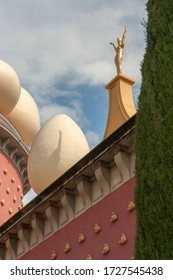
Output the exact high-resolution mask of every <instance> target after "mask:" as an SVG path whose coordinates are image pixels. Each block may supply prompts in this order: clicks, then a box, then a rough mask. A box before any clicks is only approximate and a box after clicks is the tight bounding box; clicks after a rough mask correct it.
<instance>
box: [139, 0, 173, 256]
mask: <svg viewBox="0 0 173 280" xmlns="http://www.w3.org/2000/svg"><path fill="white" fill-rule="evenodd" d="M146 9H147V14H148V19H147V22H146V23H145V34H146V50H145V54H144V59H143V62H142V67H141V73H142V84H141V92H140V96H139V107H138V112H137V118H136V143H135V149H136V181H137V185H136V191H135V201H136V211H137V212H136V214H137V233H136V240H135V259H146V260H147V259H148V260H149V259H173V0H163V1H161V0H148V2H147V4H146Z"/></svg>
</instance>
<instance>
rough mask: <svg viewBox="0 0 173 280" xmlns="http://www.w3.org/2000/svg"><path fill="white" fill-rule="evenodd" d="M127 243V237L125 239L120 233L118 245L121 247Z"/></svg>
mask: <svg viewBox="0 0 173 280" xmlns="http://www.w3.org/2000/svg"><path fill="white" fill-rule="evenodd" d="M126 242H127V237H126V235H125V234H124V233H122V234H121V238H120V240H119V243H120V244H121V245H123V244H125V243H126Z"/></svg>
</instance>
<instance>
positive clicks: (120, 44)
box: [110, 26, 127, 74]
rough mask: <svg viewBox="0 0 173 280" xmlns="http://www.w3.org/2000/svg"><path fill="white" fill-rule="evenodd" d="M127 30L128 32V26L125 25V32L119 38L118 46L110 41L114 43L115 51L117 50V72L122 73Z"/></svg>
mask: <svg viewBox="0 0 173 280" xmlns="http://www.w3.org/2000/svg"><path fill="white" fill-rule="evenodd" d="M126 32H127V26H125V30H124V33H123V35H122V37H119V38H118V39H117V42H118V46H117V47H116V45H115V44H114V43H110V44H111V45H113V47H114V49H115V52H116V56H115V65H116V68H117V74H119V73H122V60H123V52H124V39H125V37H126Z"/></svg>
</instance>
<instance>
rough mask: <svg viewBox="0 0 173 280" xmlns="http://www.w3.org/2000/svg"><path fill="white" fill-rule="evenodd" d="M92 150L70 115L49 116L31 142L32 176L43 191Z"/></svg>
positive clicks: (35, 187) (34, 187) (38, 187)
mask: <svg viewBox="0 0 173 280" xmlns="http://www.w3.org/2000/svg"><path fill="white" fill-rule="evenodd" d="M88 152H89V145H88V142H87V140H86V138H85V135H84V133H83V132H82V130H81V129H80V127H79V126H78V125H77V124H76V123H75V122H74V121H73V120H72V119H71V118H70V117H68V116H67V115H64V114H61V115H57V116H54V117H53V118H51V119H50V120H48V121H47V122H46V123H45V125H44V126H43V127H42V128H41V129H40V131H39V132H38V134H37V135H36V137H35V138H34V141H33V143H32V146H31V150H30V154H29V158H28V179H29V182H30V185H31V187H32V188H33V190H34V191H35V192H36V193H37V194H39V193H40V192H41V191H43V190H44V189H45V188H47V187H48V186H49V185H50V184H51V183H53V182H54V181H55V180H56V179H58V178H59V177H60V176H61V175H62V174H63V173H64V172H66V171H67V170H68V169H69V168H70V167H72V166H73V165H74V164H75V163H76V162H77V161H79V160H80V159H81V158H82V157H83V156H85V155H86V154H87V153H88Z"/></svg>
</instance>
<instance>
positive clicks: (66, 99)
mask: <svg viewBox="0 0 173 280" xmlns="http://www.w3.org/2000/svg"><path fill="white" fill-rule="evenodd" d="M145 3H146V1H143V0H131V1H129V0H87V1H82V0H25V1H24V0H13V1H11V0H6V1H4V0H0V34H1V44H0V58H1V59H2V60H5V61H6V62H7V63H9V64H10V65H11V66H12V67H13V68H14V69H15V70H16V72H17V74H18V76H19V79H20V81H21V85H22V86H23V87H24V88H25V89H26V90H27V91H28V92H30V94H31V95H32V96H33V97H34V99H35V101H36V103H37V105H38V108H39V111H40V116H41V123H42V124H43V123H45V122H46V121H47V120H48V119H49V118H51V117H52V116H54V115H56V114H60V113H64V114H67V115H68V116H70V117H71V118H72V119H73V120H74V121H76V122H77V123H78V125H79V126H80V127H81V128H82V130H83V131H84V133H85V135H86V137H87V139H88V142H89V145H90V147H91V148H93V147H94V146H96V145H97V144H98V143H99V142H100V141H101V140H102V139H103V135H104V130H105V126H106V120H107V111H108V93H107V91H106V90H105V89H104V88H105V85H106V84H107V83H108V82H109V81H110V80H111V79H112V78H113V77H114V76H115V75H116V69H115V66H114V57H115V53H114V50H113V48H112V46H110V45H109V42H112V41H113V42H116V40H117V37H120V36H121V35H122V33H123V31H124V26H125V25H127V27H128V30H127V36H126V40H125V50H124V60H123V73H124V74H125V75H127V76H130V77H131V78H133V79H134V80H135V81H136V84H135V86H134V87H133V94H134V98H135V103H137V96H138V95H139V92H140V82H141V75H140V64H141V61H142V59H143V54H144V49H145V38H144V30H143V27H142V25H141V22H142V21H143V18H145V17H146V11H145Z"/></svg>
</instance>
